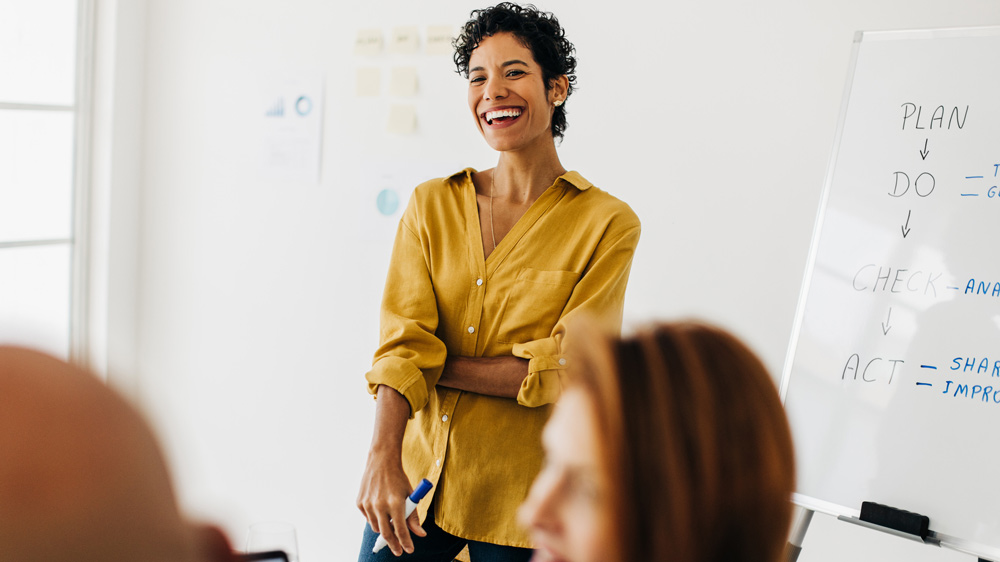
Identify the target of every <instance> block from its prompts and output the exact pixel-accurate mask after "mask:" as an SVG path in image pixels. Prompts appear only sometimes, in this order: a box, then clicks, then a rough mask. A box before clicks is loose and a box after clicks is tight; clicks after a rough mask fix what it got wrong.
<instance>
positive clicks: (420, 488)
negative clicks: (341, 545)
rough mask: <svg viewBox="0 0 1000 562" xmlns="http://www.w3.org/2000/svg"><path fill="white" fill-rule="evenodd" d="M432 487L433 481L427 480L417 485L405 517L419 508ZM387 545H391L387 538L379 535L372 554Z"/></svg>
mask: <svg viewBox="0 0 1000 562" xmlns="http://www.w3.org/2000/svg"><path fill="white" fill-rule="evenodd" d="M432 486H433V484H431V481H430V480H428V479H426V478H424V479H423V480H421V481H420V484H417V488H416V489H415V490H413V493H412V494H410V497H408V498H406V515H405V516H404V517H409V516H410V514H411V513H413V510H414V509H416V508H417V504H418V503H420V500H422V499H424V496H426V495H427V492H429V491H430V489H431V487H432ZM387 544H389V543H387V542H385V538H384V537H383V536H382V535H379V536H378V539H377V540H376V541H375V548H373V549H372V552H373V553H374V552H378V551H380V550H382V549H383V548H385V546H386V545H387Z"/></svg>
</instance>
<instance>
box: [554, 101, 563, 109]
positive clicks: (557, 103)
mask: <svg viewBox="0 0 1000 562" xmlns="http://www.w3.org/2000/svg"><path fill="white" fill-rule="evenodd" d="M562 104H563V100H556V103H555V106H556V107H559V106H560V105H562Z"/></svg>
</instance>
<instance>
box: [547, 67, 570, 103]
mask: <svg viewBox="0 0 1000 562" xmlns="http://www.w3.org/2000/svg"><path fill="white" fill-rule="evenodd" d="M568 91H569V78H568V77H567V76H566V75H565V74H563V75H562V76H557V77H555V78H553V79H552V80H551V81H550V82H549V100H550V101H551V102H552V103H556V102H560V103H561V102H564V101H566V96H567V95H568V94H567V92H568Z"/></svg>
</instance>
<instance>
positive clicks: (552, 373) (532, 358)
mask: <svg viewBox="0 0 1000 562" xmlns="http://www.w3.org/2000/svg"><path fill="white" fill-rule="evenodd" d="M513 354H514V356H515V357H520V358H522V359H527V360H528V376H527V377H525V379H524V381H523V382H521V389H520V390H519V391H518V392H517V403H518V404H520V405H522V406H527V407H529V408H536V407H538V406H544V405H545V404H552V403H554V402H555V401H556V400H557V399H558V398H559V395H560V394H562V387H563V380H562V379H563V376H564V375H565V370H566V364H567V362H568V359H566V356H565V355H563V354H561V353H559V344H558V343H557V342H556V339H555V338H544V339H540V340H535V341H531V342H527V343H516V344H514V349H513Z"/></svg>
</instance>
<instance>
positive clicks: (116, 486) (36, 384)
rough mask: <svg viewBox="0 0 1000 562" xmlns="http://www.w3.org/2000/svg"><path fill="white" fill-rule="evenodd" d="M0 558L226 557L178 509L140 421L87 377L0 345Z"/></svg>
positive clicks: (216, 539)
mask: <svg viewBox="0 0 1000 562" xmlns="http://www.w3.org/2000/svg"><path fill="white" fill-rule="evenodd" d="M0 560H3V561H4V562H36V561H37V562H104V561H123V562H124V561H129V562H140V561H142V562H160V561H163V562H221V561H232V560H234V558H233V555H232V552H231V549H230V546H229V542H228V540H227V539H226V538H225V536H223V534H222V533H221V532H220V531H219V530H218V529H216V528H214V527H207V526H200V525H194V524H192V523H189V522H188V521H185V520H184V518H183V517H182V516H181V515H180V513H179V511H178V508H177V503H176V501H175V499H174V492H173V489H172V486H171V483H170V477H169V475H168V473H167V467H166V463H165V462H164V459H163V455H162V454H161V452H160V449H159V447H158V445H157V442H156V439H155V437H154V436H153V433H152V431H151V430H150V428H149V426H148V425H147V423H146V421H145V420H144V419H143V418H142V417H141V416H140V415H139V413H138V412H137V411H136V410H135V409H134V408H132V407H131V406H129V405H128V404H127V403H126V402H125V400H123V399H122V398H121V397H120V396H119V395H118V394H116V393H115V392H113V391H112V390H111V389H109V388H108V387H107V386H105V385H104V384H103V383H101V382H100V381H99V380H97V379H96V378H95V377H93V376H92V375H91V374H89V373H86V372H84V371H82V370H80V369H78V368H76V367H73V366H71V365H69V364H67V363H65V362H63V361H60V360H58V359H56V358H54V357H50V356H48V355H45V354H42V353H39V352H35V351H30V350H26V349H20V348H14V347H3V346H0Z"/></svg>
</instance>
